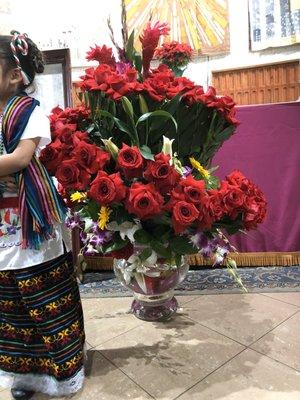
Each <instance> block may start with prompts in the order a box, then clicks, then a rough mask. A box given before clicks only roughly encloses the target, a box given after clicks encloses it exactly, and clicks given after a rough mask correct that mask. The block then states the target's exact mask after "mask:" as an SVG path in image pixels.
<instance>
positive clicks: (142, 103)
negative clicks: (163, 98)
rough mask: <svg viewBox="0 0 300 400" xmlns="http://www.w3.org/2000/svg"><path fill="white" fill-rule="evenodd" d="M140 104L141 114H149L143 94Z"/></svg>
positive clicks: (140, 96) (140, 97) (140, 95)
mask: <svg viewBox="0 0 300 400" xmlns="http://www.w3.org/2000/svg"><path fill="white" fill-rule="evenodd" d="M139 103H140V110H141V114H147V112H149V109H148V106H147V103H146V100H145V98H144V96H143V95H142V94H139Z"/></svg>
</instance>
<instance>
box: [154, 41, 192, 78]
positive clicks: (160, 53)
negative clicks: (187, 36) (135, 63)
mask: <svg viewBox="0 0 300 400" xmlns="http://www.w3.org/2000/svg"><path fill="white" fill-rule="evenodd" d="M192 55H193V49H192V48H191V46H189V45H188V44H186V43H178V42H176V41H172V42H170V43H163V45H162V46H161V47H159V48H157V49H156V51H155V56H156V57H157V58H158V60H159V61H160V62H161V63H162V64H165V65H167V66H168V67H169V68H171V69H172V71H173V72H174V73H175V74H176V75H179V76H181V75H182V73H183V72H184V70H185V68H186V67H187V65H188V64H189V63H190V61H191V59H192Z"/></svg>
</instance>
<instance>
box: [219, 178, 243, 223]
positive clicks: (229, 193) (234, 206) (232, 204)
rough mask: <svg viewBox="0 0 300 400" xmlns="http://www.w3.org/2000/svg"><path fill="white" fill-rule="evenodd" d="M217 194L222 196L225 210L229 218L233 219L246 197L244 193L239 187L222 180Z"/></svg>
mask: <svg viewBox="0 0 300 400" xmlns="http://www.w3.org/2000/svg"><path fill="white" fill-rule="evenodd" d="M219 194H220V196H221V197H222V204H223V205H224V208H225V210H226V212H227V213H228V215H229V216H230V217H231V218H233V219H235V218H236V217H237V215H238V213H239V212H241V208H242V205H243V203H244V201H245V198H246V197H245V193H244V192H243V191H242V190H241V189H240V188H238V187H236V186H234V185H230V184H229V183H228V182H226V181H223V182H222V183H221V187H220V193H219Z"/></svg>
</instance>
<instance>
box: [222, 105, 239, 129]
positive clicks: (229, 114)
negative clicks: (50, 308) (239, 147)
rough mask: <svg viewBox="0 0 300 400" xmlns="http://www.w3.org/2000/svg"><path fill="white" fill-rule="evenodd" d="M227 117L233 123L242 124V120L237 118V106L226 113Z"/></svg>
mask: <svg viewBox="0 0 300 400" xmlns="http://www.w3.org/2000/svg"><path fill="white" fill-rule="evenodd" d="M224 116H225V119H226V121H228V122H229V123H230V124H232V125H236V126H237V125H240V121H239V120H238V119H236V118H235V116H236V108H232V109H231V110H230V111H229V112H227V113H225V115H224Z"/></svg>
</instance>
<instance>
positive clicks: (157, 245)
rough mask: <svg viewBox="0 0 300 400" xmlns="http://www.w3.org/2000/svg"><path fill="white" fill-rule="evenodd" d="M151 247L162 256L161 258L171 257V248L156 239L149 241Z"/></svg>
mask: <svg viewBox="0 0 300 400" xmlns="http://www.w3.org/2000/svg"><path fill="white" fill-rule="evenodd" d="M151 247H152V249H153V250H154V251H155V252H156V253H157V254H158V255H160V256H162V257H163V258H171V257H172V251H171V249H170V248H167V247H165V246H164V245H163V244H162V243H161V242H159V241H157V240H152V241H151Z"/></svg>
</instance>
